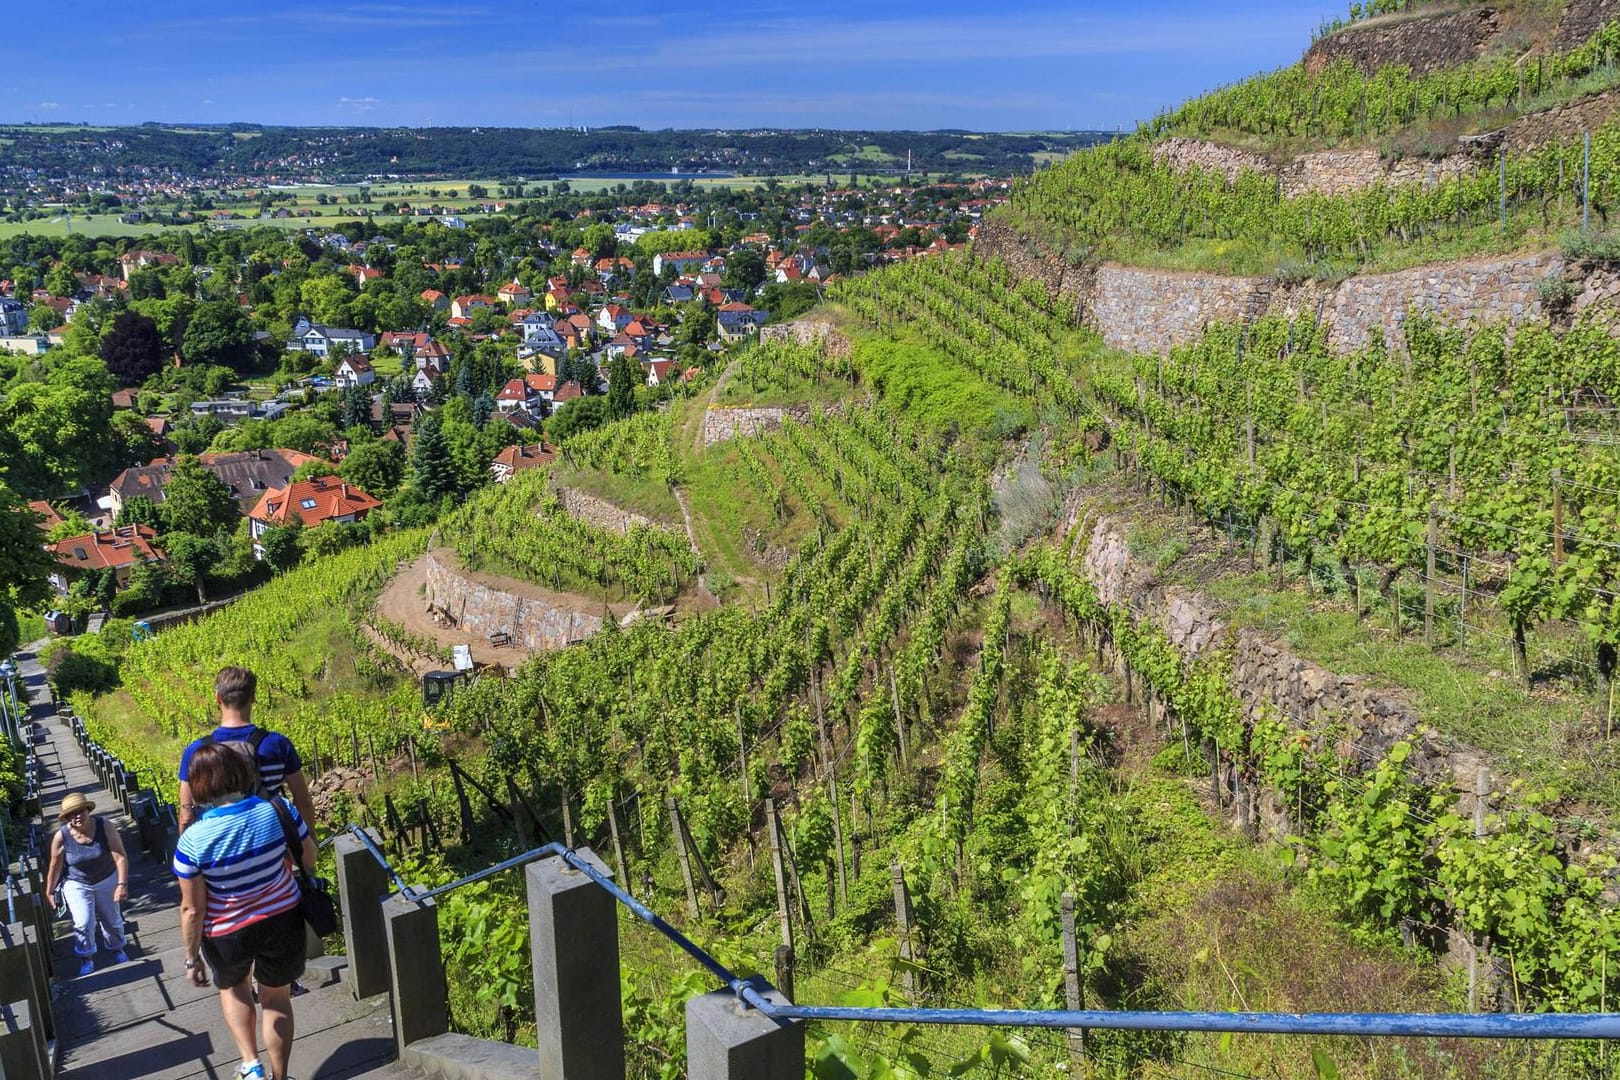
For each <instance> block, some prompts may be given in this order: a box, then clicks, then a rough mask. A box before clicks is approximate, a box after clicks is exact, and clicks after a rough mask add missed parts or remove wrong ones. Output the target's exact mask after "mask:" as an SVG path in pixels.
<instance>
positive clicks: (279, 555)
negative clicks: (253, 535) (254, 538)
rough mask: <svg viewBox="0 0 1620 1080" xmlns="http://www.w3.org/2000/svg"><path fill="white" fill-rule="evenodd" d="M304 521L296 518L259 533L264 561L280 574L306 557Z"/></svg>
mask: <svg viewBox="0 0 1620 1080" xmlns="http://www.w3.org/2000/svg"><path fill="white" fill-rule="evenodd" d="M303 533H304V523H303V522H302V521H299V520H297V519H296V518H295V519H294V520H293V521H292V522H290V523H289V524H286V525H276V526H273V527H272V528H269V529H266V530H264V532H262V533H260V534H259V549H260V550H261V551H263V552H264V561H265V562H266V563H268V564H269V565H270V567H271V569H273V570H275V571H276V572H277V573H278V574H279V573H281V572H282V571H283V570H291V569H292V568H293V567H295V566H297V565H298V560H299V559H301V558H303V557H304V543H303V539H304V538H303Z"/></svg>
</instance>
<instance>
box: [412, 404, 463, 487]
mask: <svg viewBox="0 0 1620 1080" xmlns="http://www.w3.org/2000/svg"><path fill="white" fill-rule="evenodd" d="M411 487H412V488H414V489H415V490H416V492H417V493H418V494H419V495H421V496H422V497H423V498H424V499H428V500H432V501H437V500H439V499H441V498H443V497H444V496H446V495H448V494H450V493H452V492H454V491H455V490H456V463H455V461H454V459H452V458H451V456H450V446H449V444H448V443H447V442H445V438H444V431H443V430H442V429H441V428H440V426H439V418H438V417H437V416H434V415H433V414H431V413H430V414H428V415H427V416H424V417H422V419H421V420H419V421H417V424H416V434H415V438H414V439H413V440H412V442H411Z"/></svg>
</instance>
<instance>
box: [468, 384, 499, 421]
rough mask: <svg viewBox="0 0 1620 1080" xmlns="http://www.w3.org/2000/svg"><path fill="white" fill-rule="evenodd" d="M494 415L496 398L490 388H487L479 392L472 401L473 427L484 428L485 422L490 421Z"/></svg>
mask: <svg viewBox="0 0 1620 1080" xmlns="http://www.w3.org/2000/svg"><path fill="white" fill-rule="evenodd" d="M494 416H495V399H494V398H493V397H491V396H490V393H489V391H488V390H485V391H484V392H483V393H482V394H479V395H478V397H477V398H476V399H475V400H474V401H473V403H472V423H473V427H476V428H482V427H483V426H484V425H485V424H487V423H489V422H490V420H491V419H492V418H493V417H494Z"/></svg>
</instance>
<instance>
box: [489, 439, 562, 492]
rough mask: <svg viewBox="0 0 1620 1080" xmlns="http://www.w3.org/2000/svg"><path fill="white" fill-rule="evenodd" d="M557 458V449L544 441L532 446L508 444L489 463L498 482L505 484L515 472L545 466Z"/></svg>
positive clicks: (490, 469)
mask: <svg viewBox="0 0 1620 1080" xmlns="http://www.w3.org/2000/svg"><path fill="white" fill-rule="evenodd" d="M556 460H557V451H556V449H554V448H553V447H551V446H549V445H547V444H546V443H543V442H539V443H535V444H534V445H532V446H508V447H506V448H505V449H504V450H502V451H501V452H500V453H499V454H496V455H495V460H494V461H492V462H490V464H489V471H490V472H491V473H493V474H494V476H495V482H496V483H497V484H504V483H506V482H507V481H508V480H510V479H512V476H513V475H514V474H515V473H519V472H522V471H523V470H524V469H539V468H543V467H544V466H547V465H550V464H551V463H552V462H553V461H556Z"/></svg>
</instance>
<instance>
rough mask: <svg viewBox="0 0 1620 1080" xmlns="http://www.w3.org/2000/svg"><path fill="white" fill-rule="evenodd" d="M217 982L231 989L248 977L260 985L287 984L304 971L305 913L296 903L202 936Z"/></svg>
mask: <svg viewBox="0 0 1620 1080" xmlns="http://www.w3.org/2000/svg"><path fill="white" fill-rule="evenodd" d="M202 951H203V956H204V958H206V959H207V961H208V967H209V968H210V969H211V970H212V971H213V973H214V985H215V986H216V987H218V988H219V989H221V990H229V989H230V988H231V987H233V986H235V985H236V984H237V983H239V982H241V981H242V980H243V979H245V978H247V977H248V974H249V972H251V973H252V974H253V977H254V978H256V979H258V980H259V985H260V986H286V985H288V984H289V983H291V982H292V981H293V980H294V979H296V978H298V976H300V975H302V974H303V973H304V913H303V911H301V910H300V909H299V908H298V907H297V906H294V907H293V909H292V910H291V911H284V912H282V913H281V914H280V915H272V916H270V917H269V918H268V919H260V920H259V921H258V922H256V923H249V924H248V925H246V926H244V927H242V929H240V930H238V931H236V933H234V934H226V935H225V936H224V937H207V936H204V937H203V939H202Z"/></svg>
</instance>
